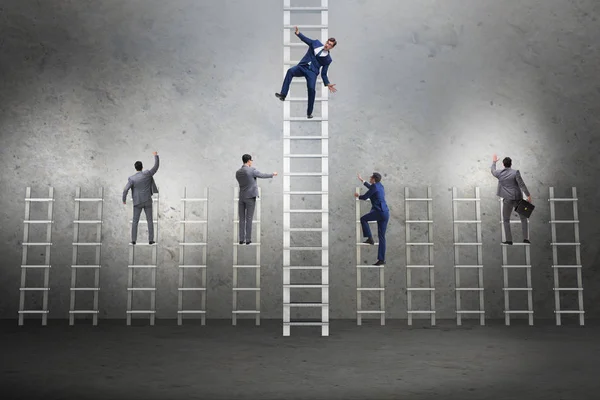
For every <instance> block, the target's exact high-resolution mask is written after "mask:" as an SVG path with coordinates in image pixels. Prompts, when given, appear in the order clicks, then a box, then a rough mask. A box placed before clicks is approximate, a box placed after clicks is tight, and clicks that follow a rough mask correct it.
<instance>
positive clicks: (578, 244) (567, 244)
mask: <svg viewBox="0 0 600 400" xmlns="http://www.w3.org/2000/svg"><path fill="white" fill-rule="evenodd" d="M550 245H551V246H581V243H550Z"/></svg>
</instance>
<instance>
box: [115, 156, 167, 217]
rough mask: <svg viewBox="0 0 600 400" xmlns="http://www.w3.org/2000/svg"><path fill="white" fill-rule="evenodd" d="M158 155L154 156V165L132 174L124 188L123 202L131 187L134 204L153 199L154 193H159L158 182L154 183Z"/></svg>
mask: <svg viewBox="0 0 600 400" xmlns="http://www.w3.org/2000/svg"><path fill="white" fill-rule="evenodd" d="M158 164H159V161H158V155H155V156H154V167H152V168H151V169H149V170H146V171H139V172H138V173H137V174H135V175H131V176H130V177H129V179H128V180H127V185H125V189H123V203H125V201H126V200H127V192H128V191H129V189H131V197H132V198H133V205H134V206H137V205H138V204H142V203H145V202H147V201H148V200H152V194H154V193H158V188H157V187H156V183H154V174H155V173H156V171H158Z"/></svg>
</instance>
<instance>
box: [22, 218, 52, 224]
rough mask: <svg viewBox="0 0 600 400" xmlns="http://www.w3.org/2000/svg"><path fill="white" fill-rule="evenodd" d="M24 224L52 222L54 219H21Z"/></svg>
mask: <svg viewBox="0 0 600 400" xmlns="http://www.w3.org/2000/svg"><path fill="white" fill-rule="evenodd" d="M23 223H25V224H53V223H54V221H51V220H49V219H26V220H24V221H23Z"/></svg>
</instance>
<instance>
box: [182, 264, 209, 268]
mask: <svg viewBox="0 0 600 400" xmlns="http://www.w3.org/2000/svg"><path fill="white" fill-rule="evenodd" d="M178 267H179V268H206V265H178Z"/></svg>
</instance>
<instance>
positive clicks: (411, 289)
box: [406, 287, 435, 292]
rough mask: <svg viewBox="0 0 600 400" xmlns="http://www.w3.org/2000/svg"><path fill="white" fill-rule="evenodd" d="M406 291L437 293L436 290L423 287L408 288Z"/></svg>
mask: <svg viewBox="0 0 600 400" xmlns="http://www.w3.org/2000/svg"><path fill="white" fill-rule="evenodd" d="M406 290H410V291H428V292H433V291H435V288H430V287H422V288H413V287H411V288H406Z"/></svg>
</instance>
